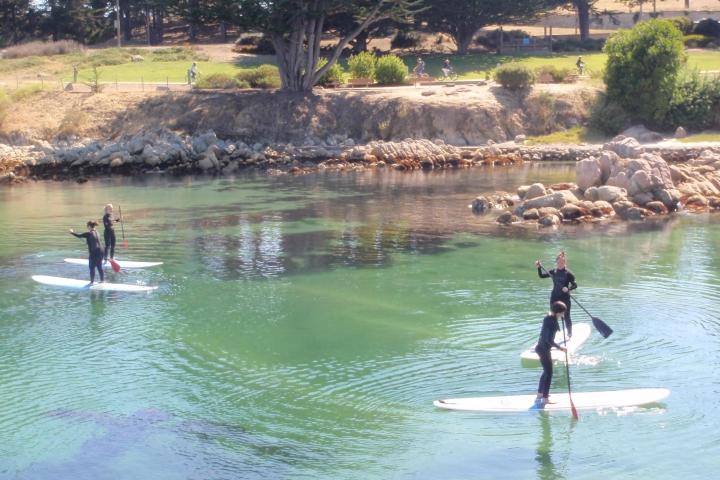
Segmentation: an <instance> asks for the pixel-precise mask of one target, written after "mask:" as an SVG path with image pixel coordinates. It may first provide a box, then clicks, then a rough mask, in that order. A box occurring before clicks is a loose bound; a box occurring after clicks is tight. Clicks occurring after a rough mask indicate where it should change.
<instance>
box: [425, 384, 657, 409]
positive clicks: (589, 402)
mask: <svg viewBox="0 0 720 480" xmlns="http://www.w3.org/2000/svg"><path fill="white" fill-rule="evenodd" d="M669 395H670V390H668V389H666V388H638V389H633V390H616V391H610V392H574V393H573V394H572V399H573V403H574V404H575V408H576V409H577V410H599V409H606V408H623V407H634V406H641V405H648V404H652V403H657V402H660V401H662V400H664V399H666V398H667V397H668V396H669ZM535 397H536V396H535V395H513V396H508V397H476V398H451V399H447V400H435V401H434V402H433V405H435V406H436V407H438V408H444V409H447V410H465V411H470V412H494V413H511V412H525V411H528V410H530V409H531V407H532V406H533V404H534V403H535ZM550 400H551V401H552V402H556V403H549V404H547V405H545V408H544V409H543V410H546V411H555V410H570V400H569V398H568V394H567V393H555V394H551V395H550Z"/></svg>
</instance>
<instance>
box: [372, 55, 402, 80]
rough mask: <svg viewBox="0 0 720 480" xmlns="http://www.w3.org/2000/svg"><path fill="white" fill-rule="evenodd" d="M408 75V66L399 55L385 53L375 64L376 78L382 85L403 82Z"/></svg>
mask: <svg viewBox="0 0 720 480" xmlns="http://www.w3.org/2000/svg"><path fill="white" fill-rule="evenodd" d="M407 76H408V67H407V65H405V62H403V61H402V59H401V58H400V57H398V56H397V55H384V56H382V57H380V58H378V60H377V64H376V65H375V78H376V79H377V82H378V83H379V84H381V85H397V84H400V83H403V82H404V81H405V79H406V78H407Z"/></svg>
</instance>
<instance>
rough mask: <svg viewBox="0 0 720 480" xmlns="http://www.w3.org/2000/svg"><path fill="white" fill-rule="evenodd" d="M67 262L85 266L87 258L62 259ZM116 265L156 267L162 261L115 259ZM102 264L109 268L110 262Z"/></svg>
mask: <svg viewBox="0 0 720 480" xmlns="http://www.w3.org/2000/svg"><path fill="white" fill-rule="evenodd" d="M64 260H65V261H66V262H67V263H72V264H73V265H83V266H85V267H87V266H88V260H87V258H66V259H64ZM115 261H116V262H117V263H118V265H120V268H121V269H122V268H148V267H156V266H158V265H162V264H163V262H132V261H130V260H117V259H116V260H115ZM103 266H105V267H107V268H110V266H111V265H110V262H105V263H104V264H103Z"/></svg>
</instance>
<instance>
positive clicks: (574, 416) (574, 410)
mask: <svg viewBox="0 0 720 480" xmlns="http://www.w3.org/2000/svg"><path fill="white" fill-rule="evenodd" d="M560 324H561V325H562V332H563V345H567V339H566V338H565V321H564V320H561V321H560ZM565 373H566V374H567V379H568V398H569V399H570V411H571V412H572V416H573V418H574V419H575V420H579V419H580V417H579V416H578V413H577V410H576V409H575V404H574V403H573V399H572V392H571V391H570V360H568V353H567V347H565Z"/></svg>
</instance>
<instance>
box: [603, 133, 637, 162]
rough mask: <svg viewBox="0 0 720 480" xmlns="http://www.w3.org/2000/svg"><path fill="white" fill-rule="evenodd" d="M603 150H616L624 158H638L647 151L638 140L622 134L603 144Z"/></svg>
mask: <svg viewBox="0 0 720 480" xmlns="http://www.w3.org/2000/svg"><path fill="white" fill-rule="evenodd" d="M603 150H608V151H611V152H615V153H617V154H618V155H619V156H620V157H623V158H637V157H639V156H640V155H642V154H643V153H645V149H644V148H643V147H642V145H640V143H639V142H638V141H637V140H635V139H634V138H625V137H623V136H622V135H619V136H618V137H615V138H614V139H613V140H612V141H611V142H608V143H606V144H605V145H603Z"/></svg>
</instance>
